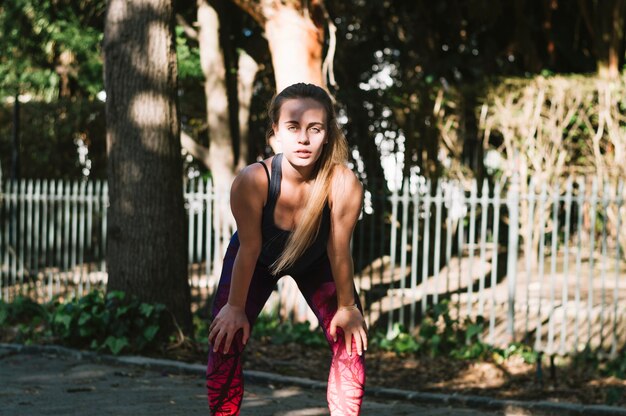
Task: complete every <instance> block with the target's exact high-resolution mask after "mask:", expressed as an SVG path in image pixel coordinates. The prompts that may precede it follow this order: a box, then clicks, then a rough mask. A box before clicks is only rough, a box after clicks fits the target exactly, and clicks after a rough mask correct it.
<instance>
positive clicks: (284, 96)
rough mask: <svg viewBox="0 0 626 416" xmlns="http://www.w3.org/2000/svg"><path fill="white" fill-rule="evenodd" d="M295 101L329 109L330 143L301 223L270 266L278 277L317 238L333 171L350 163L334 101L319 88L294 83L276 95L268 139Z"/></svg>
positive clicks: (317, 165) (318, 164)
mask: <svg viewBox="0 0 626 416" xmlns="http://www.w3.org/2000/svg"><path fill="white" fill-rule="evenodd" d="M294 98H312V99H314V100H315V101H317V102H319V103H320V104H322V105H323V106H324V108H325V110H326V135H327V136H326V138H327V140H328V142H327V143H326V144H325V145H324V147H323V148H322V154H321V155H320V158H319V159H318V160H317V162H316V166H315V169H314V170H313V176H314V182H313V185H312V187H311V193H310V195H309V197H308V199H307V201H306V205H305V206H304V210H303V211H302V215H301V216H300V223H299V224H297V225H296V228H295V230H294V231H293V233H292V234H291V235H290V236H289V239H288V240H287V243H286V244H285V249H284V250H283V252H282V253H281V254H280V256H279V257H278V259H276V261H275V262H274V264H272V265H271V267H270V270H271V272H272V273H274V274H278V273H279V272H281V271H283V270H286V269H288V268H289V267H290V266H292V265H293V264H294V263H295V262H296V260H297V259H298V258H300V256H302V255H303V254H304V252H305V251H306V249H307V248H309V247H310V246H311V244H313V242H314V241H315V239H316V238H317V235H318V233H319V229H320V224H321V222H322V212H323V210H324V205H325V204H326V201H327V200H328V194H329V191H330V185H331V180H332V177H333V170H334V168H335V166H337V165H344V164H345V163H346V162H347V161H348V142H347V140H346V137H345V136H344V134H343V132H342V131H341V129H340V128H339V125H338V124H337V117H336V114H335V109H334V107H333V103H332V100H331V98H330V96H329V95H328V93H327V92H326V91H325V90H324V89H323V88H321V87H318V86H317V85H313V84H305V83H298V84H293V85H290V86H289V87H287V88H285V89H284V90H282V91H281V92H280V93H279V94H277V95H276V96H274V98H273V99H272V101H271V103H270V106H269V110H268V118H269V122H270V128H269V130H268V132H267V138H268V139H269V138H270V137H271V136H273V135H274V131H273V129H272V127H271V126H272V125H278V118H279V116H280V108H281V106H282V104H283V103H284V102H285V101H286V100H290V99H294Z"/></svg>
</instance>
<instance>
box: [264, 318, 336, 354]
mask: <svg viewBox="0 0 626 416" xmlns="http://www.w3.org/2000/svg"><path fill="white" fill-rule="evenodd" d="M252 336H253V337H255V338H257V339H265V340H269V341H270V342H271V343H272V344H276V345H285V344H289V343H297V344H302V345H308V346H311V347H326V346H327V345H328V343H327V341H326V338H325V337H324V335H323V334H322V332H321V330H320V329H317V330H311V324H310V322H297V323H292V322H281V321H280V320H279V319H278V318H272V317H271V316H269V315H261V316H259V318H258V319H257V321H256V322H255V324H254V329H253V330H252Z"/></svg>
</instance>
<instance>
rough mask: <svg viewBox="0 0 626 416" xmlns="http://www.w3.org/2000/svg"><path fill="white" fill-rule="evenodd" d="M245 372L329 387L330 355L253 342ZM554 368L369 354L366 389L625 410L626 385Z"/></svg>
mask: <svg viewBox="0 0 626 416" xmlns="http://www.w3.org/2000/svg"><path fill="white" fill-rule="evenodd" d="M246 348H247V350H246V356H245V359H244V362H245V364H244V371H245V369H250V370H258V371H268V372H274V373H279V374H282V375H290V376H298V377H308V378H311V379H314V380H321V381H325V380H326V378H327V377H328V368H329V364H330V353H329V351H327V350H326V349H322V348H312V347H307V346H303V345H298V344H288V345H274V344H272V343H271V342H269V341H266V342H263V341H260V340H258V339H254V340H251V341H250V342H249V343H248V346H247V347H246ZM166 356H167V357H168V358H173V359H180V360H185V361H191V362H205V357H204V353H203V352H201V351H199V349H198V348H197V347H195V348H190V347H186V348H178V349H174V350H171V351H169V352H167V353H166ZM548 364H549V362H546V363H545V364H544V366H543V367H542V369H541V374H542V379H543V386H542V384H541V383H540V382H539V381H538V380H539V379H538V377H537V366H536V365H534V364H533V365H531V364H527V363H525V362H524V361H523V360H522V359H521V357H519V356H514V357H511V358H509V359H507V360H505V361H503V362H501V363H496V362H495V361H494V360H491V359H487V360H484V361H464V360H458V359H452V358H448V357H436V358H430V357H415V356H413V357H409V356H398V355H396V354H395V353H393V352H384V351H368V352H367V355H366V367H367V385H368V386H377V387H390V388H399V389H404V390H413V391H422V392H426V391H428V392H439V393H454V392H457V393H460V394H475V395H484V396H491V397H496V398H503V399H504V398H506V399H519V400H550V401H566V402H571V403H581V404H610V405H619V406H624V405H626V380H622V379H618V378H615V377H602V376H601V375H600V374H599V372H598V370H597V369H596V366H594V365H591V364H590V363H581V362H576V363H573V362H567V360H563V359H562V360H561V361H556V362H555V367H554V373H553V374H551V369H550V366H549V365H548Z"/></svg>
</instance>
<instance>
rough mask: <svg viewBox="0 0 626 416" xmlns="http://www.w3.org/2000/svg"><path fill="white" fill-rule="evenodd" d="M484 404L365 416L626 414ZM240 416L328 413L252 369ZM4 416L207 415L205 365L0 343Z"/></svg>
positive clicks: (375, 395) (317, 395)
mask: <svg viewBox="0 0 626 416" xmlns="http://www.w3.org/2000/svg"><path fill="white" fill-rule="evenodd" d="M479 399H480V398H477V397H472V396H455V395H449V396H448V395H441V394H427V393H416V392H406V391H403V390H395V389H375V388H372V389H368V390H366V394H365V400H364V403H363V407H362V412H361V414H362V415H364V416H380V415H385V416H403V415H415V416H420V415H435V416H443V415H460V416H477V415H549V414H559V415H562V414H583V415H592V414H593V415H613V414H615V415H626V409H621V410H620V409H619V408H610V407H608V406H578V407H576V406H572V405H570V406H569V407H567V406H566V407H563V406H560V407H559V406H557V407H554V404H550V403H543V405H542V404H541V402H540V403H531V404H528V403H520V402H514V401H499V400H493V399H488V398H487V400H483V401H482V402H481V401H480V400H479ZM482 399H484V398H482ZM475 400H478V402H476V401H475ZM468 405H471V406H468ZM477 406H478V407H477ZM542 406H543V407H542ZM546 406H548V407H546ZM550 406H552V407H550ZM241 414H242V415H244V416H247V415H250V416H270V415H274V416H317V415H328V414H329V412H328V408H327V407H326V392H325V385H324V383H321V382H317V381H312V380H307V379H301V378H295V377H284V376H280V375H276V374H271V373H261V372H254V371H248V372H246V390H245V395H244V401H243V406H242V411H241ZM0 415H1V416H18V415H19V416H39V415H42V416H43V415H81V416H82V415H89V416H104V415H120V416H126V415H133V416H138V415H150V416H165V415H167V416H172V415H185V416H188V415H209V411H208V405H207V399H206V389H205V385H204V366H202V365H199V364H186V363H180V362H176V361H169V360H158V359H150V358H144V357H112V356H103V355H97V354H94V353H89V352H81V351H76V350H71V349H67V348H62V347H54V346H50V347H45V346H32V347H27V346H26V347H25V346H20V345H14V344H0Z"/></svg>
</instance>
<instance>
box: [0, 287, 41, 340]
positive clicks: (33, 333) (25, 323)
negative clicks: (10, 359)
mask: <svg viewBox="0 0 626 416" xmlns="http://www.w3.org/2000/svg"><path fill="white" fill-rule="evenodd" d="M48 317H49V313H48V310H47V309H46V308H45V306H43V305H40V304H39V303H37V302H35V301H33V300H31V299H30V298H28V297H25V296H18V297H16V298H15V299H14V300H13V301H12V302H10V303H7V302H4V301H0V335H2V333H3V332H5V331H6V330H8V328H13V332H14V333H13V334H12V338H13V339H14V340H15V342H23V343H26V344H30V343H33V342H38V341H40V340H41V339H42V337H43V334H44V329H45V327H46V323H47V321H48Z"/></svg>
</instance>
